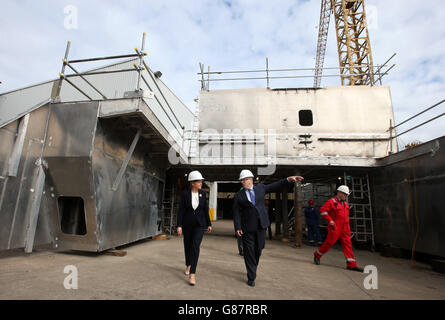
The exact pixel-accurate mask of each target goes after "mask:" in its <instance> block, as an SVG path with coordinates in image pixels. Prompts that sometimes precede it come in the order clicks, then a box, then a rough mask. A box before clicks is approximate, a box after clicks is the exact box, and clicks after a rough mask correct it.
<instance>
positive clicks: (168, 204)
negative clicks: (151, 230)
mask: <svg viewBox="0 0 445 320" xmlns="http://www.w3.org/2000/svg"><path fill="white" fill-rule="evenodd" d="M175 200H176V188H175V185H172V186H171V187H170V188H169V189H166V190H165V197H164V200H163V201H162V211H163V217H162V227H163V230H164V232H165V233H168V234H169V235H172V234H173V233H174V227H175V225H176V221H177V212H178V204H177V202H176V201H175Z"/></svg>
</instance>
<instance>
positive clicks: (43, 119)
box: [0, 105, 50, 249]
mask: <svg viewBox="0 0 445 320" xmlns="http://www.w3.org/2000/svg"><path fill="white" fill-rule="evenodd" d="M48 112H49V106H48V105H46V106H44V107H42V108H40V109H38V110H34V111H33V112H32V113H30V117H29V122H28V128H27V131H26V135H25V139H24V144H23V150H22V152H21V156H20V161H19V164H18V171H17V176H16V177H7V178H6V179H2V181H4V183H3V185H2V189H1V199H0V225H1V232H0V249H12V248H20V247H24V245H25V238H26V232H27V225H28V221H29V216H28V213H29V210H28V207H29V204H30V200H31V196H32V190H33V189H35V179H34V177H35V173H36V169H37V168H38V167H37V166H38V162H37V160H38V159H39V157H40V155H41V154H42V148H43V139H44V137H45V127H46V123H47V119H48ZM17 130H18V120H16V121H15V122H13V123H11V124H9V125H6V126H5V127H3V128H1V129H0V132H1V133H0V137H1V139H2V141H1V142H2V146H3V145H4V146H5V148H2V152H1V157H0V161H1V163H2V164H3V173H4V174H5V173H6V167H5V166H7V164H8V161H9V156H10V154H11V152H12V148H13V142H14V141H15V139H16V137H15V135H16V133H17ZM14 131H15V132H14ZM3 143H4V144H3ZM8 147H9V148H8ZM47 234H50V232H49V231H48V232H47ZM49 241H50V239H49V238H48V236H46V237H41V236H38V235H37V234H36V238H35V241H34V243H35V244H42V243H48V242H49Z"/></svg>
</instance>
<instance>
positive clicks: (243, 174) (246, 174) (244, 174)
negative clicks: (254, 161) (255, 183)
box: [239, 169, 253, 180]
mask: <svg viewBox="0 0 445 320" xmlns="http://www.w3.org/2000/svg"><path fill="white" fill-rule="evenodd" d="M244 178H253V173H252V171H250V170H247V169H244V170H242V171H241V173H240V174H239V180H242V179H244Z"/></svg>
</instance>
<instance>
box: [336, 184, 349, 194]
mask: <svg viewBox="0 0 445 320" xmlns="http://www.w3.org/2000/svg"><path fill="white" fill-rule="evenodd" d="M337 191H340V192H343V193H344V194H346V195H348V196H349V194H350V192H349V188H348V186H345V185H343V186H340V187H338V188H337Z"/></svg>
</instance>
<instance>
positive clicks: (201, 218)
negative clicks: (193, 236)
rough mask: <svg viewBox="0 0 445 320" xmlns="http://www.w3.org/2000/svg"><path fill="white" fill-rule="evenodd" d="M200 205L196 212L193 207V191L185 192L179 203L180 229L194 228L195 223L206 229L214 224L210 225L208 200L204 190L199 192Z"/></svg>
mask: <svg viewBox="0 0 445 320" xmlns="http://www.w3.org/2000/svg"><path fill="white" fill-rule="evenodd" d="M198 193H199V196H198V197H199V205H198V207H197V208H196V210H193V207H192V190H190V189H187V190H184V191H183V192H182V194H181V201H180V203H179V212H178V227H188V226H192V225H193V224H194V222H195V221H196V223H197V224H198V225H199V226H201V227H203V228H205V227H209V226H211V225H212V224H211V223H210V216H209V205H208V203H207V199H206V193H205V191H203V190H198Z"/></svg>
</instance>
